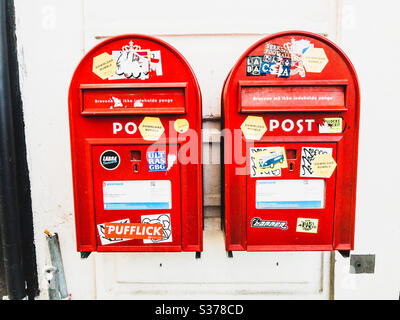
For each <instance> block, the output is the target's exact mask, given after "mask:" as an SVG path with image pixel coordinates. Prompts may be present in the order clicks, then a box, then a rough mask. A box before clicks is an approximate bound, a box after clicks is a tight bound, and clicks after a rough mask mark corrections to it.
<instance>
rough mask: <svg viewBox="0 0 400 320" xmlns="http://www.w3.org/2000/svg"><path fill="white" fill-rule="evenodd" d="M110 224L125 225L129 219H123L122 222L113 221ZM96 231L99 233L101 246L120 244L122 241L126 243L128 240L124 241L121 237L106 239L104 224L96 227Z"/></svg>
mask: <svg viewBox="0 0 400 320" xmlns="http://www.w3.org/2000/svg"><path fill="white" fill-rule="evenodd" d="M112 223H121V224H127V223H130V220H129V219H123V220H118V221H113V222H112ZM97 231H98V233H99V237H100V242H101V244H102V245H103V246H104V245H107V244H113V243H118V242H122V241H127V240H129V239H124V238H121V237H117V238H108V237H106V235H105V223H101V224H98V225H97Z"/></svg>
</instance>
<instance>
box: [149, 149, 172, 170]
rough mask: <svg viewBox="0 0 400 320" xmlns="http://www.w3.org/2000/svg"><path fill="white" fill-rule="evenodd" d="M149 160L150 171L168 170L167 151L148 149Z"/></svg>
mask: <svg viewBox="0 0 400 320" xmlns="http://www.w3.org/2000/svg"><path fill="white" fill-rule="evenodd" d="M147 162H148V163H149V171H150V172H160V171H167V160H166V157H165V151H148V152H147Z"/></svg>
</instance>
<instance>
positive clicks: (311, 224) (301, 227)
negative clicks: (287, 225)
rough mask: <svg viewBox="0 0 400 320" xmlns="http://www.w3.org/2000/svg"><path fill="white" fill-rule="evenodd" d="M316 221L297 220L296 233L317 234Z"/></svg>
mask: <svg viewBox="0 0 400 320" xmlns="http://www.w3.org/2000/svg"><path fill="white" fill-rule="evenodd" d="M317 231H318V219H308V218H297V224H296V232H307V233H317Z"/></svg>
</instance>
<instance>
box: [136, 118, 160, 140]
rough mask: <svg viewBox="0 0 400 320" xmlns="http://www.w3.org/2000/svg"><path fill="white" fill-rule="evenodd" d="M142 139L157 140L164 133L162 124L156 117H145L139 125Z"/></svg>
mask: <svg viewBox="0 0 400 320" xmlns="http://www.w3.org/2000/svg"><path fill="white" fill-rule="evenodd" d="M139 131H140V133H141V135H142V137H143V139H144V140H148V141H157V140H158V139H160V137H161V136H162V134H163V133H164V126H163V124H162V123H161V120H160V118H158V117H145V118H144V119H143V121H142V122H141V123H140V125H139Z"/></svg>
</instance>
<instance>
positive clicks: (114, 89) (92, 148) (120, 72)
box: [69, 34, 203, 256]
mask: <svg viewBox="0 0 400 320" xmlns="http://www.w3.org/2000/svg"><path fill="white" fill-rule="evenodd" d="M69 121H70V138H71V153H72V173H73V187H74V204H75V223H76V239H77V250H78V251H80V252H82V253H81V254H82V255H88V253H90V252H92V251H194V252H196V256H198V255H199V254H200V252H201V251H202V230H203V222H202V171H201V140H200V138H201V93H200V89H199V85H198V82H197V79H196V77H195V75H194V73H193V71H192V69H191V67H190V66H189V64H188V62H187V61H186V60H185V58H184V57H183V56H182V55H181V54H180V53H179V52H178V51H177V50H176V49H174V48H173V47H172V46H170V45H169V44H167V43H165V42H164V41H161V40H159V39H156V38H154V37H150V36H144V35H136V34H133V35H123V36H118V37H113V38H110V39H107V40H106V41H104V42H102V43H100V44H99V45H97V46H96V47H95V48H93V49H92V50H91V51H90V52H89V53H87V54H86V55H85V57H84V58H83V59H82V61H81V62H80V63H79V65H78V67H77V68H76V71H75V73H74V75H73V78H72V81H71V84H70V89H69ZM188 152H189V153H190V156H188V155H187V153H188Z"/></svg>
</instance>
